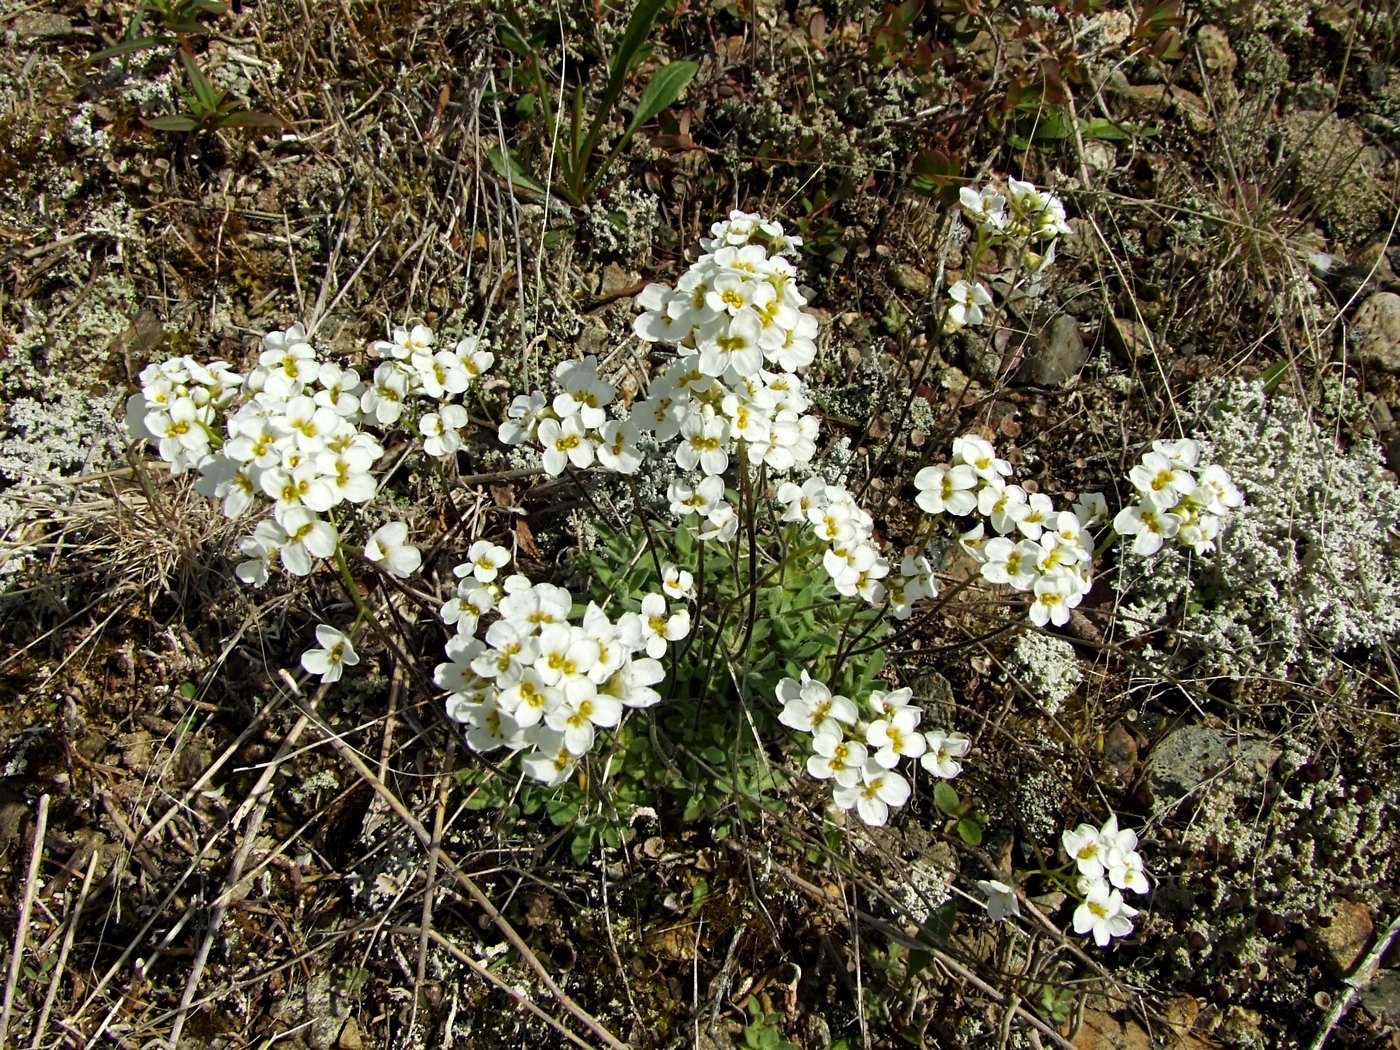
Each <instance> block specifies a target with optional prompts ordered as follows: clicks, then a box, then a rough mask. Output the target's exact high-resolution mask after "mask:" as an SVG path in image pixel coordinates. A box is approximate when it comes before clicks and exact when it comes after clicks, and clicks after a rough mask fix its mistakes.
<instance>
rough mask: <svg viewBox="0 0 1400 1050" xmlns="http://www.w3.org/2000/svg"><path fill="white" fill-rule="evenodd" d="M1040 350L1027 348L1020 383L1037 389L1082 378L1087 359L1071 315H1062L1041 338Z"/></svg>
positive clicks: (1086, 351) (1043, 331) (1086, 352)
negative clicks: (1081, 370) (1081, 371)
mask: <svg viewBox="0 0 1400 1050" xmlns="http://www.w3.org/2000/svg"><path fill="white" fill-rule="evenodd" d="M1039 342H1040V344H1041V345H1040V347H1039V348H1035V347H1034V346H1031V347H1028V348H1027V350H1028V352H1027V355H1026V359H1025V361H1024V362H1022V364H1021V367H1020V369H1019V370H1018V371H1017V373H1016V379H1017V381H1018V382H1022V383H1030V384H1032V385H1034V386H1064V385H1066V384H1067V383H1068V382H1069V381H1070V380H1071V379H1074V378H1075V377H1076V376H1078V375H1079V370H1080V369H1082V368H1083V367H1084V362H1085V361H1086V360H1087V359H1088V356H1089V354H1088V350H1086V349H1085V346H1084V337H1083V336H1082V335H1080V334H1079V323H1078V322H1077V321H1075V319H1074V318H1073V317H1071V316H1069V314H1060V315H1059V316H1057V317H1056V318H1055V319H1054V320H1053V321H1051V322H1050V324H1049V326H1048V327H1047V328H1046V329H1044V330H1042V332H1041V334H1040V339H1039Z"/></svg>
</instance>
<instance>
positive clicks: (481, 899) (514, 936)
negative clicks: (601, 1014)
mask: <svg viewBox="0 0 1400 1050" xmlns="http://www.w3.org/2000/svg"><path fill="white" fill-rule="evenodd" d="M282 679H283V683H284V684H285V685H286V687H287V689H288V690H289V691H290V693H291V697H292V702H293V703H294V704H295V705H296V706H297V707H298V708H299V709H300V710H301V712H302V714H304V715H306V716H307V717H308V718H310V719H312V720H313V725H314V728H315V729H316V730H317V731H319V732H321V733H322V734H324V735H325V737H326V739H327V740H328V741H329V742H330V744H331V746H332V747H334V748H335V750H336V752H337V753H338V754H339V755H340V757H341V758H342V759H344V761H345V762H346V763H347V764H349V766H350V767H351V768H352V769H354V770H355V772H356V773H357V774H358V775H359V776H360V778H361V779H362V780H363V781H364V782H365V783H366V784H368V785H369V786H370V788H372V789H373V791H374V793H375V794H376V795H378V796H379V797H380V798H381V799H382V800H383V801H384V802H385V803H387V804H388V806H389V808H390V809H392V810H393V811H394V813H395V814H396V815H397V816H398V817H399V819H400V820H402V821H403V822H404V824H405V825H406V826H407V827H408V828H409V830H410V831H412V832H413V834H414V836H415V837H416V838H417V839H418V842H419V844H420V845H421V846H422V847H423V848H424V849H425V850H432V849H433V836H432V835H431V834H430V833H429V832H428V830H427V829H426V828H425V827H423V824H422V822H420V821H419V820H418V818H417V817H415V816H414V815H413V814H412V813H411V812H410V811H409V810H408V808H407V807H406V806H405V805H404V804H403V802H402V801H401V800H400V799H399V797H398V796H397V795H396V794H394V792H393V791H391V790H390V789H389V788H388V786H387V785H385V783H384V782H383V781H382V780H380V779H379V777H378V776H377V775H376V774H375V773H374V771H373V770H372V769H370V768H369V766H367V765H366V764H365V762H364V760H363V759H361V758H360V756H359V755H358V754H357V753H356V752H355V750H354V748H352V747H350V745H349V744H347V743H345V741H343V740H342V739H340V737H339V736H338V735H337V734H335V733H333V732H331V731H330V730H329V729H328V728H326V727H325V726H323V725H322V724H321V722H320V720H319V719H317V718H316V715H315V712H314V711H313V710H312V709H311V708H309V707H308V706H307V704H306V702H305V700H304V699H303V698H302V696H301V690H300V688H299V687H298V686H297V684H296V681H295V680H294V679H292V677H291V676H290V675H288V674H287V673H286V672H285V671H284V672H282ZM439 855H440V856H441V858H442V861H441V862H442V863H443V864H445V865H446V866H447V867H448V869H449V870H450V871H451V872H452V876H453V878H454V879H455V880H456V882H457V884H458V885H459V886H461V887H462V889H464V890H466V892H467V895H468V896H469V897H471V899H472V900H473V901H475V902H476V904H477V906H478V907H480V908H481V909H482V911H484V912H485V913H486V915H487V916H488V917H489V918H490V920H491V923H492V925H493V926H495V927H496V929H497V930H499V931H500V933H501V934H502V936H504V937H505V939H506V940H507V941H508V942H510V945H511V947H512V948H514V949H515V951H516V953H517V954H518V955H519V956H520V958H521V959H522V960H523V961H524V962H525V964H526V965H527V966H529V968H530V969H531V970H533V971H534V972H535V975H536V976H537V977H538V978H539V979H540V981H541V983H543V984H544V986H545V988H547V989H548V990H549V992H550V994H551V995H553V996H554V998H555V999H556V1000H558V1002H559V1004H560V1005H561V1006H563V1007H564V1009H565V1010H567V1011H568V1013H569V1014H570V1015H571V1016H573V1017H574V1019H575V1020H577V1021H578V1022H579V1023H581V1024H583V1025H584V1026H585V1027H587V1028H588V1030H589V1031H591V1032H592V1033H593V1034H594V1035H595V1036H597V1037H598V1038H599V1039H601V1040H603V1042H604V1043H606V1044H607V1045H608V1046H609V1047H611V1048H612V1050H627V1046H626V1044H625V1043H623V1042H621V1041H620V1040H619V1039H618V1038H617V1037H616V1036H614V1035H613V1034H612V1033H611V1032H609V1031H608V1030H607V1028H605V1027H604V1026H603V1025H602V1023H601V1022H599V1021H598V1019H597V1018H595V1017H593V1015H592V1014H590V1013H589V1012H588V1011H587V1010H585V1009H584V1008H583V1007H581V1006H579V1004H578V1003H576V1002H574V1000H573V998H572V997H571V996H569V994H568V993H567V992H565V991H564V989H562V988H561V987H559V984H558V982H556V981H555V980H554V978H553V977H552V976H551V975H550V973H549V971H548V970H546V969H545V967H544V965H543V964H542V963H541V962H540V960H539V957H538V956H537V955H536V954H535V953H534V952H533V951H532V950H531V949H530V946H529V945H528V944H526V943H525V941H524V940H523V939H522V938H521V936H520V934H519V933H517V932H516V930H515V928H514V927H513V926H512V925H511V924H510V923H509V922H508V921H507V920H506V918H505V916H504V915H502V914H501V913H500V911H499V910H498V909H497V908H496V906H495V905H494V904H492V903H491V900H490V898H489V897H487V896H486V894H485V893H484V892H482V890H481V887H479V886H478V885H477V884H476V882H475V881H474V880H473V879H472V878H471V876H469V875H468V874H467V873H466V872H464V871H463V870H462V869H461V868H460V867H459V866H458V865H457V864H456V862H454V861H453V860H452V859H451V858H450V857H448V856H446V855H445V854H442V853H441V850H439Z"/></svg>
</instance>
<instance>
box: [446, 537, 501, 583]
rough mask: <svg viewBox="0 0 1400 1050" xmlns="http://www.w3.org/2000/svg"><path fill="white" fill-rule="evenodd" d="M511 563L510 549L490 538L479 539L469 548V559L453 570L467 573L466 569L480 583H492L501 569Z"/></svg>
mask: <svg viewBox="0 0 1400 1050" xmlns="http://www.w3.org/2000/svg"><path fill="white" fill-rule="evenodd" d="M509 564H510V551H508V550H506V549H505V548H504V547H502V546H501V545H500V544H497V543H492V542H491V541H490V540H477V541H476V542H475V543H473V544H472V545H471V547H470V548H469V549H468V550H467V561H466V563H465V564H463V565H459V566H457V568H456V569H454V570H453V571H454V572H456V573H457V574H458V575H465V574H466V572H465V571H463V570H466V571H469V572H471V574H472V575H473V576H475V577H476V580H477V582H478V583H490V582H491V581H492V580H494V579H495V578H496V577H497V575H499V573H500V571H501V570H502V569H504V568H505V567H506V566H507V565H509Z"/></svg>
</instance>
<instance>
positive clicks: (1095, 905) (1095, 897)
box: [1061, 813, 1151, 948]
mask: <svg viewBox="0 0 1400 1050" xmlns="http://www.w3.org/2000/svg"><path fill="white" fill-rule="evenodd" d="M1061 842H1062V844H1063V845H1064V848H1065V853H1066V854H1067V855H1068V856H1069V859H1070V861H1071V862H1073V863H1074V865H1075V867H1076V869H1077V870H1078V873H1079V881H1078V887H1077V888H1078V890H1079V895H1080V897H1081V898H1082V901H1081V903H1080V905H1079V907H1078V908H1076V909H1075V912H1074V932H1075V933H1078V934H1085V933H1092V934H1093V936H1094V943H1095V944H1097V945H1098V946H1099V947H1100V948H1102V947H1103V946H1104V945H1106V944H1107V943H1108V942H1109V941H1110V940H1111V939H1112V938H1114V937H1126V936H1127V935H1128V934H1130V933H1132V932H1133V923H1132V920H1133V918H1134V917H1135V916H1136V915H1137V914H1138V912H1137V909H1136V908H1133V907H1131V906H1130V905H1128V904H1127V903H1125V902H1124V900H1123V891H1124V890H1127V891H1128V892H1130V893H1147V892H1148V890H1149V889H1151V886H1150V884H1149V883H1148V881H1147V872H1146V869H1145V868H1144V866H1143V861H1142V856H1141V854H1139V853H1138V851H1137V844H1138V839H1137V833H1136V832H1134V831H1132V830H1130V829H1127V828H1123V829H1119V827H1118V817H1117V816H1116V815H1115V814H1112V813H1110V814H1109V816H1108V820H1106V821H1105V822H1104V824H1103V826H1102V827H1098V828H1096V827H1094V826H1093V825H1092V824H1080V825H1079V827H1077V828H1075V829H1074V830H1073V831H1066V832H1065V833H1064V835H1063V836H1062V837H1061Z"/></svg>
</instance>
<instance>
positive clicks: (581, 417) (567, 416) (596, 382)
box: [498, 354, 642, 477]
mask: <svg viewBox="0 0 1400 1050" xmlns="http://www.w3.org/2000/svg"><path fill="white" fill-rule="evenodd" d="M554 378H555V379H556V380H557V381H558V384H559V392H558V393H557V394H555V395H554V399H553V400H552V401H551V400H549V399H548V398H546V397H545V395H544V394H543V393H541V392H540V391H535V392H534V393H531V394H520V395H517V396H516V398H515V400H514V401H512V402H511V405H510V409H509V410H508V412H507V414H506V420H505V422H504V423H502V424H501V426H500V429H499V431H498V436H499V437H500V439H501V441H502V442H503V443H505V444H507V445H523V444H524V443H525V442H527V441H534V442H536V443H537V444H538V445H539V446H540V448H541V449H542V450H543V455H542V456H541V458H540V461H541V465H542V466H543V467H544V471H545V473H546V474H548V475H549V476H550V477H558V476H559V475H560V474H562V473H564V469H565V468H566V467H568V466H569V465H570V464H572V465H573V466H575V467H577V468H579V469H580V470H582V469H585V468H587V467H591V466H593V464H594V463H597V464H598V465H599V466H601V467H603V468H604V469H605V470H611V471H613V472H615V473H618V474H632V473H635V472H636V470H637V468H638V467H640V466H641V464H642V456H641V453H640V452H638V451H637V428H636V425H635V424H634V423H632V422H631V421H630V420H621V421H619V420H616V419H609V418H608V416H607V411H606V409H607V406H608V405H610V404H612V403H613V400H614V399H615V398H616V397H617V390H616V388H615V387H614V386H613V385H612V384H611V383H609V382H607V381H606V380H604V379H603V378H602V377H601V376H599V375H598V359H597V358H596V357H594V356H592V355H591V354H590V355H589V356H588V357H585V358H584V359H583V360H582V361H561V362H560V363H559V364H558V365H557V366H556V367H555V369H554Z"/></svg>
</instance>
